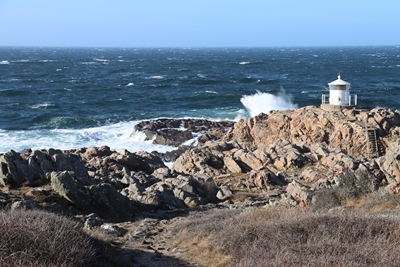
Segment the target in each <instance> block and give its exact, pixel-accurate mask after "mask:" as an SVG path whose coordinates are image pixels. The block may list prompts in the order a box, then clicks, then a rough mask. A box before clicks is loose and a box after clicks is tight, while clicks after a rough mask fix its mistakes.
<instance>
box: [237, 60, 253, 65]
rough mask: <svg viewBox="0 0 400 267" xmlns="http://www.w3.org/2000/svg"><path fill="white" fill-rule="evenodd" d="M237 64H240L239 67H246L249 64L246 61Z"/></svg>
mask: <svg viewBox="0 0 400 267" xmlns="http://www.w3.org/2000/svg"><path fill="white" fill-rule="evenodd" d="M239 64H240V65H248V64H250V62H248V61H243V62H240V63H239Z"/></svg>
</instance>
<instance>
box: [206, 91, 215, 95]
mask: <svg viewBox="0 0 400 267" xmlns="http://www.w3.org/2000/svg"><path fill="white" fill-rule="evenodd" d="M206 93H209V94H218V92H215V91H206Z"/></svg>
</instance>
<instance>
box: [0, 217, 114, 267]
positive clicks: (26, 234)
mask: <svg viewBox="0 0 400 267" xmlns="http://www.w3.org/2000/svg"><path fill="white" fill-rule="evenodd" d="M0 236H1V239H0V262H1V266H2V267H14V266H28V267H29V266H32V267H39V266H40V267H45V266H46V267H47V266H48V267H50V266H61V267H62V266H68V267H70V266H72V267H74V266H107V265H106V261H105V258H103V256H102V254H103V253H104V252H105V251H106V250H105V248H106V247H105V246H103V244H102V243H100V242H99V241H97V240H95V239H93V238H90V237H89V236H88V235H87V234H85V233H84V232H83V230H82V225H80V224H79V223H78V222H77V221H74V220H72V219H69V218H66V217H63V216H60V215H56V214H52V213H48V212H45V211H40V210H13V211H2V212H0Z"/></svg>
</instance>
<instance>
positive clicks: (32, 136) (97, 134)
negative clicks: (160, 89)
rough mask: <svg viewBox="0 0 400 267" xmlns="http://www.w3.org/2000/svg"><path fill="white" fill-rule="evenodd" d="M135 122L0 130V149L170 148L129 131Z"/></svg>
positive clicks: (134, 149) (129, 149)
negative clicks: (65, 127)
mask: <svg viewBox="0 0 400 267" xmlns="http://www.w3.org/2000/svg"><path fill="white" fill-rule="evenodd" d="M137 123H138V121H130V122H121V123H116V124H112V125H108V126H101V127H92V128H86V129H53V130H49V129H41V130H26V131H1V132H0V136H1V139H2V142H1V143H0V152H7V151H10V150H11V149H13V150H15V151H21V150H23V149H28V148H31V149H33V150H38V149H49V148H57V149H65V150H67V149H75V148H81V147H100V146H104V145H106V146H109V147H110V148H111V149H112V150H115V151H122V150H123V149H127V150H128V151H130V152H136V151H147V152H151V151H158V152H161V153H165V152H167V151H171V150H173V149H174V147H171V146H162V145H155V144H153V143H152V140H146V136H145V134H144V133H143V132H135V131H134V130H133V129H134V127H135V125H136V124H137Z"/></svg>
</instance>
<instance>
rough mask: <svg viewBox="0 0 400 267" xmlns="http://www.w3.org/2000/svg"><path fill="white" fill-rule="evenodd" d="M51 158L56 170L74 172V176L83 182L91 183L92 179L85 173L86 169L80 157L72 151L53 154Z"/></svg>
mask: <svg viewBox="0 0 400 267" xmlns="http://www.w3.org/2000/svg"><path fill="white" fill-rule="evenodd" d="M53 160H54V162H55V165H56V170H57V171H58V172H61V171H70V172H73V173H74V174H75V177H76V178H77V179H78V180H79V181H80V182H81V183H83V184H86V185H89V184H92V181H91V179H90V177H89V175H88V173H87V169H86V167H85V165H84V162H83V161H82V159H81V157H80V156H79V155H76V154H72V153H61V154H55V155H53Z"/></svg>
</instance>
